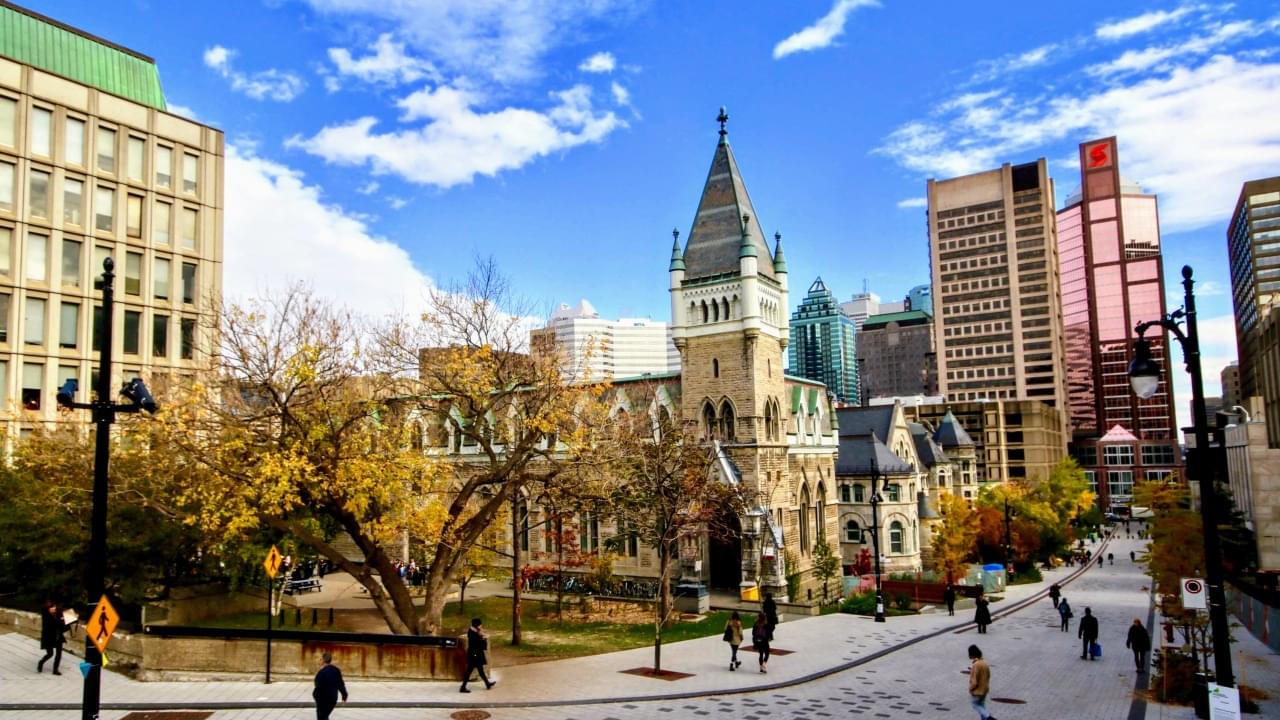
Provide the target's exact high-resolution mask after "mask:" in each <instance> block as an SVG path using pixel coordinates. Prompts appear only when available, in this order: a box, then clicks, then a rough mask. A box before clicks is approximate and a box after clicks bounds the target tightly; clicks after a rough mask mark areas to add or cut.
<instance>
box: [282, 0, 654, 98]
mask: <svg viewBox="0 0 1280 720" xmlns="http://www.w3.org/2000/svg"><path fill="white" fill-rule="evenodd" d="M307 2H308V3H309V4H310V5H311V6H312V7H314V8H315V9H316V10H318V11H320V12H326V13H332V14H335V15H337V14H341V15H355V16H366V17H372V18H377V19H379V20H382V21H385V22H386V23H387V24H388V25H389V26H392V27H394V28H395V32H396V37H397V38H399V39H401V40H403V41H404V42H405V43H407V44H408V45H409V47H412V48H414V49H415V50H417V51H418V52H420V53H422V54H424V55H426V56H427V57H428V59H430V60H433V61H435V63H436V64H437V65H438V66H440V67H442V68H443V69H446V70H449V71H452V72H451V74H461V75H466V76H468V77H474V78H477V79H492V80H495V81H497V82H499V83H515V82H524V81H528V80H531V79H533V78H536V77H538V76H539V75H541V68H540V63H541V61H542V58H543V57H544V56H545V55H546V54H547V53H548V52H549V51H550V50H551V49H553V48H555V47H557V46H558V45H561V44H563V43H564V42H567V41H575V40H578V39H579V38H580V37H581V35H582V33H581V31H582V29H583V28H584V27H587V26H589V25H590V24H591V23H594V22H601V21H610V20H612V19H614V18H615V17H618V16H627V15H629V14H630V13H631V12H633V9H634V7H635V6H636V4H637V3H636V2H635V0H307Z"/></svg>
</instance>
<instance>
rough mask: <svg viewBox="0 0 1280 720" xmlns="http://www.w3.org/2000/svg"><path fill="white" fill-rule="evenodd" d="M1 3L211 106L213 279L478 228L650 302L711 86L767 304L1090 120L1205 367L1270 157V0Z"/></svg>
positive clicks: (400, 261)
mask: <svg viewBox="0 0 1280 720" xmlns="http://www.w3.org/2000/svg"><path fill="white" fill-rule="evenodd" d="M29 4H30V6H31V7H32V8H33V9H35V10H37V11H39V12H43V13H46V14H48V15H51V16H53V17H55V18H58V19H60V20H62V21H65V22H68V23H70V24H72V25H75V26H78V27H81V28H84V29H85V30H87V31H89V32H93V33H96V34H99V35H102V36H104V37H107V38H109V39H111V40H114V41H116V42H119V43H120V44H123V45H125V46H128V47H131V48H134V49H136V50H139V51H141V52H144V53H147V54H150V55H152V56H154V57H155V58H156V60H157V63H158V65H159V67H160V72H161V77H162V80H163V83H164V86H165V91H166V95H167V96H168V98H169V100H170V102H171V103H172V104H173V105H175V106H176V108H177V109H179V110H180V111H181V112H187V113H192V114H194V116H195V117H197V118H198V119H200V120H201V121H203V122H207V123H209V124H212V125H215V126H217V127H219V128H221V129H223V130H224V131H225V132H226V135H227V140H228V145H229V146H230V149H229V152H228V161H227V166H226V236H225V239H226V260H227V264H226V286H227V289H228V291H229V292H230V293H231V294H233V295H237V294H238V295H244V294H250V293H253V292H257V291H260V290H261V289H263V288H266V287H273V286H279V285H281V284H282V283H284V282H287V281H289V280H295V279H302V280H307V281H309V282H311V283H312V284H313V285H314V286H315V287H316V288H317V289H319V290H320V291H322V292H325V293H327V294H331V295H334V296H335V297H338V298H340V299H342V300H343V301H345V302H347V303H349V304H351V305H352V306H354V307H356V308H358V309H361V310H365V311H368V312H372V313H377V312H383V311H385V310H387V309H391V308H412V307H413V305H414V302H415V300H416V299H417V298H418V297H420V294H421V290H422V288H423V287H425V286H427V285H428V284H430V283H432V282H443V281H448V280H450V279H453V278H456V277H457V276H459V275H460V274H462V273H464V272H465V271H466V269H467V268H468V267H469V266H470V265H471V263H472V259H473V258H474V257H475V256H476V255H486V256H487V255H492V256H493V257H495V258H496V259H497V261H498V262H499V264H500V266H501V267H502V268H503V269H504V270H505V271H506V272H508V273H509V274H511V275H512V276H513V279H514V281H515V285H516V287H517V288H518V289H519V290H520V291H522V292H523V293H525V294H526V295H528V296H529V297H530V298H532V299H534V300H535V301H537V302H538V303H539V304H540V306H542V307H546V308H550V307H551V306H552V305H553V304H554V303H558V302H574V301H576V300H577V299H579V298H583V297H585V298H588V299H590V300H591V302H592V303H593V304H595V306H596V307H597V308H598V309H599V310H600V311H601V312H602V313H603V314H604V315H608V316H618V315H649V316H653V317H655V318H659V319H665V318H666V316H667V314H668V310H667V307H668V306H667V293H666V286H667V275H666V265H667V259H668V257H669V252H670V243H671V237H670V231H671V229H672V228H673V227H675V228H679V229H680V230H681V233H682V235H683V234H687V232H688V228H689V226H690V223H691V221H692V217H693V212H694V209H695V206H696V203H697V199H698V194H699V192H700V190H701V186H702V183H703V181H704V179H705V175H706V171H707V167H708V165H709V163H710V160H711V155H712V151H713V149H714V145H715V141H716V132H715V131H716V125H715V122H714V118H715V116H716V113H717V110H718V108H719V106H720V105H726V106H727V107H728V110H729V114H730V117H731V119H730V121H729V130H730V139H731V142H732V143H733V146H734V149H735V152H736V154H737V157H738V160H739V163H740V165H741V167H742V170H743V173H744V176H745V178H746V182H747V185H748V187H749V189H750V191H751V195H752V200H753V202H754V204H755V206H756V210H757V212H758V213H759V215H760V218H761V221H762V223H763V224H764V226H765V227H766V228H768V231H769V232H770V233H772V232H773V231H775V230H776V231H779V232H781V233H782V234H783V236H784V244H785V246H786V249H787V260H788V263H789V266H790V269H791V273H792V274H791V278H792V284H793V286H794V288H795V290H793V297H792V300H793V305H794V304H796V303H798V302H799V301H800V299H801V297H802V296H803V290H804V288H805V287H807V286H808V284H809V282H810V281H812V279H813V278H814V277H815V276H816V275H818V274H821V275H822V277H823V279H824V280H825V281H826V283H827V285H828V287H830V288H832V289H833V290H834V291H836V292H837V293H838V295H839V296H840V297H841V298H842V299H847V297H848V296H849V295H850V294H852V293H853V292H855V291H856V290H859V289H860V288H861V286H862V283H863V280H864V279H865V280H866V281H867V282H868V284H869V285H870V288H871V289H872V290H873V291H875V292H877V293H879V294H880V295H881V296H883V297H885V298H886V299H887V298H891V297H897V296H900V295H901V294H902V293H904V292H905V291H906V290H907V289H908V288H910V287H911V286H912V285H915V284H918V283H925V282H927V281H928V252H927V244H926V241H927V235H926V229H925V219H924V209H923V207H922V206H921V203H922V201H921V200H920V198H922V196H923V195H924V187H925V180H926V179H927V178H928V177H938V178H945V177H951V176H954V175H957V174H964V173H967V172H973V171H977V170H983V169H988V168H990V167H993V166H996V165H998V164H999V163H1001V162H1014V163H1017V162H1026V161H1030V160H1034V159H1035V158H1037V157H1040V156H1044V157H1046V158H1048V160H1049V163H1050V171H1051V174H1052V175H1053V176H1054V178H1055V180H1056V182H1057V188H1058V195H1059V199H1060V200H1061V198H1063V197H1065V195H1066V194H1067V193H1068V192H1070V191H1071V190H1072V189H1073V188H1074V187H1075V186H1076V184H1077V183H1078V177H1079V170H1078V167H1077V166H1076V163H1075V147H1076V145H1077V144H1078V143H1080V142H1082V141H1084V140H1087V139H1091V138H1094V137H1100V136H1105V135H1112V134H1115V135H1117V136H1118V137H1119V143H1120V161H1121V166H1122V169H1123V170H1124V172H1125V174H1126V176H1128V177H1129V178H1131V179H1133V180H1136V181H1139V182H1141V183H1142V184H1143V185H1144V186H1145V187H1147V188H1148V189H1149V190H1151V191H1154V192H1157V193H1158V194H1159V195H1160V202H1161V215H1162V225H1163V229H1164V243H1165V245H1164V248H1165V262H1166V266H1167V267H1166V275H1167V276H1170V277H1175V278H1176V277H1178V274H1177V271H1178V268H1179V267H1181V265H1182V264H1184V263H1189V264H1191V265H1193V266H1194V267H1195V268H1196V271H1197V275H1198V277H1199V278H1200V279H1201V281H1202V285H1201V286H1200V289H1201V293H1200V301H1201V310H1202V313H1201V314H1202V333H1203V334H1204V335H1205V341H1206V352H1205V354H1206V375H1207V378H1208V383H1207V384H1208V385H1209V392H1210V394H1213V393H1214V392H1216V386H1217V382H1216V378H1217V370H1218V368H1220V367H1221V365H1222V364H1223V363H1224V362H1226V360H1227V359H1228V358H1230V357H1232V356H1233V355H1234V338H1233V331H1232V326H1231V321H1230V313H1231V303H1230V298H1229V295H1228V294H1227V293H1226V292H1225V290H1226V287H1227V273H1226V253H1225V224H1226V219H1227V215H1228V214H1229V213H1230V212H1231V210H1232V209H1233V207H1234V203H1235V200H1236V196H1237V193H1238V191H1239V185H1240V183H1241V182H1242V181H1243V180H1246V179H1252V178H1257V177H1266V176H1270V175H1275V174H1277V173H1280V122H1277V121H1276V118H1277V117H1280V56H1278V55H1277V54H1276V52H1277V49H1280V6H1277V4H1276V3H1271V2H1238V3H1235V4H1234V5H1230V4H1215V3H1196V2H1177V1H1175V2H1150V3H1136V2H1135V3H1115V2H1095V1H1092V0H1078V1H1077V2H1072V3H1018V4H1016V5H1012V6H1011V9H1007V10H1001V9H999V8H998V7H997V6H996V4H994V3H992V4H982V5H981V6H974V5H973V4H971V3H959V2H928V1H917V2H894V1H893V0H882V1H881V2H875V1H874V0H835V1H833V0H813V1H806V0H792V1H789V2H781V3H779V2H746V1H737V2H728V1H725V2H659V1H657V0H653V1H650V2H646V1H644V0H545V1H538V0H227V1H225V2H217V3H213V2H208V3H205V2H190V3H170V2H156V1H155V0H150V1H147V0H115V1H111V0H102V1H101V2H95V3H84V2H79V1H71V0H50V1H47V2H39V1H36V0H29ZM975 7H981V9H980V10H979V9H975ZM1173 290H1175V291H1176V290H1178V289H1177V288H1173ZM1179 302H1180V301H1179ZM1176 304H1177V303H1175V304H1174V305H1173V306H1176ZM1180 375H1181V373H1180ZM1188 397H1189V395H1188V394H1187V393H1186V392H1185V390H1183V391H1182V392H1180V393H1179V395H1178V404H1179V410H1180V412H1181V413H1183V414H1185V407H1183V406H1185V405H1186V402H1185V399H1186V398H1188Z"/></svg>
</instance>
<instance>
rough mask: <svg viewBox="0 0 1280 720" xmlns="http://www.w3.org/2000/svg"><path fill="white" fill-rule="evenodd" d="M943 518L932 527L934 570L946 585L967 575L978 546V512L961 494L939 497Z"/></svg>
mask: <svg viewBox="0 0 1280 720" xmlns="http://www.w3.org/2000/svg"><path fill="white" fill-rule="evenodd" d="M939 499H940V503H939V504H940V510H941V513H940V514H941V515H942V521H941V522H939V523H938V524H937V525H936V526H934V529H933V569H934V570H936V571H937V572H938V573H940V574H941V575H943V576H944V577H945V578H946V581H947V584H951V583H953V582H955V581H956V580H957V579H958V578H963V577H964V576H965V570H966V568H967V567H968V565H969V563H970V562H972V561H973V559H974V557H975V556H976V553H977V549H978V515H977V513H975V512H974V511H973V508H971V507H969V502H968V501H967V500H965V499H964V498H962V497H960V496H959V495H954V494H952V493H948V492H944V493H942V495H941V496H940V498H939Z"/></svg>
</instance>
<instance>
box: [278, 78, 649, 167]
mask: <svg viewBox="0 0 1280 720" xmlns="http://www.w3.org/2000/svg"><path fill="white" fill-rule="evenodd" d="M551 97H552V99H553V100H554V102H555V104H554V105H552V106H551V107H550V108H549V109H547V110H545V111H542V112H539V111H536V110H531V109H527V108H517V107H506V108H503V109H501V110H495V111H491V112H483V111H477V110H476V108H475V106H476V105H477V104H478V103H479V102H480V101H481V97H480V96H479V95H478V94H476V93H474V92H473V91H469V90H465V89H461V88H456V87H447V86H442V87H437V88H434V89H432V88H424V89H422V90H419V91H417V92H415V93H413V94H412V95H409V96H408V97H406V98H403V99H402V100H400V102H399V103H398V105H399V107H400V108H401V109H402V110H403V111H404V114H403V116H402V118H401V120H402V121H404V122H412V121H414V120H425V121H427V122H426V124H424V125H422V126H421V127H418V128H413V129H404V130H397V131H393V132H387V133H376V132H374V131H373V128H374V126H375V125H376V124H377V123H378V120H377V119H376V118H373V117H368V116H366V117H362V118H359V119H357V120H353V121H351V122H348V123H346V124H343V125H336V126H330V127H326V128H324V129H322V130H321V131H320V132H318V133H316V134H315V135H314V136H313V137H311V138H307V139H303V138H301V137H298V136H295V137H292V138H290V139H289V140H288V141H287V142H286V145H287V146H289V147H294V148H301V149H303V150H306V151H307V152H309V153H311V154H313V155H318V156H320V157H323V158H324V159H325V160H326V161H327V162H331V163H335V164H339V165H364V164H366V163H368V164H369V165H370V166H372V168H373V171H374V172H375V173H391V174H395V175H399V176H400V177H402V178H404V179H406V180H409V181H410V182H414V183H419V184H423V185H435V186H437V187H441V188H448V187H452V186H454V185H459V184H465V183H470V182H471V181H473V180H474V179H475V176H476V175H486V176H490V177H492V176H495V175H497V174H498V173H499V172H502V171H503V170H512V169H516V168H519V167H522V166H524V165H525V164H526V163H529V162H531V161H533V160H534V159H536V158H538V157H542V156H544V155H548V154H550V153H553V152H556V151H560V150H567V149H569V148H573V147H576V146H578V145H583V144H587V143H595V142H599V141H600V140H602V139H604V138H605V137H606V136H607V135H608V134H609V133H611V132H613V131H614V130H616V129H618V128H620V127H625V126H626V123H625V122H624V121H623V120H621V119H620V118H618V117H617V115H616V114H615V113H613V112H612V111H610V112H597V111H596V110H595V109H594V108H593V106H592V102H591V89H590V88H589V87H587V86H586V85H575V86H574V87H572V88H569V89H568V90H564V91H560V92H555V93H551Z"/></svg>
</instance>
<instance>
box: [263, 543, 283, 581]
mask: <svg viewBox="0 0 1280 720" xmlns="http://www.w3.org/2000/svg"><path fill="white" fill-rule="evenodd" d="M283 560H284V558H282V557H280V550H279V549H278V548H276V546H275V545H272V546H271V550H269V551H268V552H267V559H265V560H263V561H262V567H264V568H266V569H267V577H269V578H271V579H272V580H275V579H276V573H278V572H280V563H281V562H282V561H283Z"/></svg>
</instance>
